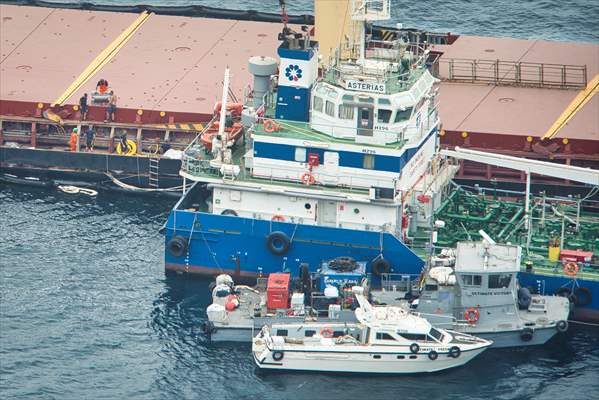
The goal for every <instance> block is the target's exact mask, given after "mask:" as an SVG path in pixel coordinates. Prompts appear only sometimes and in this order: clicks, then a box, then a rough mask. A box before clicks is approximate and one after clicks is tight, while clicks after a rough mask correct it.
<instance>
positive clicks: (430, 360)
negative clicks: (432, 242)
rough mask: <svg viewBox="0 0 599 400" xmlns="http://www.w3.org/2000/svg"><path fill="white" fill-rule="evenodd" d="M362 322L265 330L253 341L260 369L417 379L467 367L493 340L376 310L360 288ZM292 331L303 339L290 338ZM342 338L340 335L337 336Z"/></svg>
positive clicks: (405, 314)
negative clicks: (415, 377) (410, 377)
mask: <svg viewBox="0 0 599 400" xmlns="http://www.w3.org/2000/svg"><path fill="white" fill-rule="evenodd" d="M354 295H355V297H356V299H357V300H358V303H359V304H360V307H359V308H358V309H356V311H355V314H356V318H357V320H358V323H345V324H336V325H331V324H329V323H304V324H297V323H296V324H293V323H291V324H280V325H273V326H272V327H269V326H264V327H263V328H262V330H261V332H260V334H259V335H258V336H257V337H255V338H254V339H253V342H252V354H253V357H254V361H255V362H256V365H257V366H258V368H261V369H276V370H294V371H318V372H343V373H362V374H415V373H426V372H435V371H442V370H446V369H449V368H455V367H459V366H461V365H464V364H466V363H467V362H469V361H470V360H472V359H473V358H474V357H476V356H477V355H478V354H480V353H482V352H483V351H484V350H486V349H487V348H489V347H490V346H491V344H492V342H491V341H488V340H485V339H480V338H477V337H475V336H471V335H467V334H464V333H457V332H452V331H447V330H444V329H438V328H434V327H432V326H431V324H430V323H429V322H428V321H426V320H425V319H424V318H420V317H418V316H415V315H412V314H410V313H408V312H406V311H405V310H403V309H402V308H399V307H373V306H372V305H371V304H370V303H368V301H367V300H366V298H365V297H364V296H363V294H362V288H360V287H356V288H355V289H354ZM289 332H294V335H296V336H297V335H298V332H299V333H301V334H303V337H302V338H297V337H288V334H289ZM336 333H337V334H336Z"/></svg>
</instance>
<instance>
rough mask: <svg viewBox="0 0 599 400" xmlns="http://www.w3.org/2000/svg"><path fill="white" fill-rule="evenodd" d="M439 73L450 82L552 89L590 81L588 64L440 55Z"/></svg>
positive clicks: (576, 85)
mask: <svg viewBox="0 0 599 400" xmlns="http://www.w3.org/2000/svg"><path fill="white" fill-rule="evenodd" d="M439 76H440V78H441V79H443V80H445V81H449V82H467V83H486V84H493V85H507V86H530V87H540V88H551V89H584V88H585V87H586V85H587V68H586V65H567V64H546V63H530V62H520V61H501V60H474V59H464V58H443V57H441V58H440V59H439Z"/></svg>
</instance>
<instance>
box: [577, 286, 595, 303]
mask: <svg viewBox="0 0 599 400" xmlns="http://www.w3.org/2000/svg"><path fill="white" fill-rule="evenodd" d="M574 297H575V299H574V301H575V303H576V305H577V306H588V305H589V304H591V301H592V300H593V295H592V294H591V291H590V290H589V289H588V288H585V287H577V288H576V289H575V290H574Z"/></svg>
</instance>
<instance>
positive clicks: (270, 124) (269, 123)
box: [262, 119, 278, 133]
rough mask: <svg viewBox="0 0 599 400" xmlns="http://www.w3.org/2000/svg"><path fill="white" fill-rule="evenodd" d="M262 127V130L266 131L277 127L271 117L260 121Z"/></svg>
mask: <svg viewBox="0 0 599 400" xmlns="http://www.w3.org/2000/svg"><path fill="white" fill-rule="evenodd" d="M262 128H264V132H266V133H273V132H274V131H276V130H277V129H278V126H277V124H276V122H275V121H273V120H272V119H265V120H264V122H263V123H262Z"/></svg>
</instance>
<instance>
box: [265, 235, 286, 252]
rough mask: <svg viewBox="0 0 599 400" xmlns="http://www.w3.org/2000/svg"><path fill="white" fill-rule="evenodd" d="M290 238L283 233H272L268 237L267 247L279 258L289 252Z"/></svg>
mask: <svg viewBox="0 0 599 400" xmlns="http://www.w3.org/2000/svg"><path fill="white" fill-rule="evenodd" d="M289 245H290V241H289V236H287V234H285V233H284V232H281V231H275V232H271V233H270V234H269V235H268V236H267V237H266V247H267V248H268V250H270V252H271V253H272V254H274V255H277V256H282V255H283V254H285V253H287V251H288V250H289Z"/></svg>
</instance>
